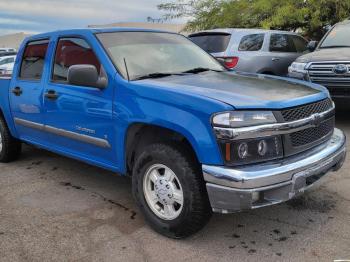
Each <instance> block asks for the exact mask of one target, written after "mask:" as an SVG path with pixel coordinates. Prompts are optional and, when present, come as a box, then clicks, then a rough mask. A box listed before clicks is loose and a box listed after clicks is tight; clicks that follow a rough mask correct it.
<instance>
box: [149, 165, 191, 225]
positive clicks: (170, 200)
mask: <svg viewBox="0 0 350 262" xmlns="http://www.w3.org/2000/svg"><path fill="white" fill-rule="evenodd" d="M143 193H144V196H145V200H146V202H147V204H148V206H149V207H150V209H151V210H152V211H153V213H154V214H155V215H157V216H158V217H160V218H162V219H165V220H173V219H175V218H177V217H178V216H179V215H180V213H181V211H182V207H183V202H184V196H183V191H182V186H181V183H180V180H179V179H178V177H177V176H176V175H175V173H174V172H173V171H172V170H171V169H170V168H169V167H167V166H165V165H162V164H155V165H153V166H151V167H150V168H149V169H148V170H147V171H146V173H145V175H144V178H143Z"/></svg>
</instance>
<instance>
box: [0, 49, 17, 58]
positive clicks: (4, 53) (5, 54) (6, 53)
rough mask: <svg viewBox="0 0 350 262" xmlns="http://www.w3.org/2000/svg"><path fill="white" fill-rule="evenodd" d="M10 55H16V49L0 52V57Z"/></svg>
mask: <svg viewBox="0 0 350 262" xmlns="http://www.w3.org/2000/svg"><path fill="white" fill-rule="evenodd" d="M12 55H17V51H14V52H2V53H0V58H1V57H4V56H12Z"/></svg>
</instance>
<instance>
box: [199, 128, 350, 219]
mask: <svg viewBox="0 0 350 262" xmlns="http://www.w3.org/2000/svg"><path fill="white" fill-rule="evenodd" d="M345 144H346V137H345V135H344V133H343V132H342V131H341V130H339V129H335V131H334V134H333V136H332V138H331V139H330V140H329V141H327V142H326V143H323V144H322V145H319V146H317V147H315V148H313V149H311V150H309V151H306V152H304V153H301V154H298V155H296V156H293V157H289V158H286V159H284V160H282V161H278V162H275V163H265V164H257V165H250V166H242V167H237V168H229V167H223V166H208V165H203V166H202V169H203V175H204V180H205V181H206V185H207V191H208V195H209V200H210V203H211V206H212V209H213V211H214V212H220V213H232V212H238V211H242V210H247V209H254V208H259V207H263V206H268V205H273V204H278V203H281V202H284V201H287V200H289V199H291V198H293V197H295V196H296V195H298V194H301V193H303V192H304V191H305V190H306V189H308V188H310V187H311V186H312V185H314V183H315V182H316V181H318V180H319V179H320V178H321V177H323V176H324V175H325V174H327V173H328V172H330V171H337V170H338V169H340V168H341V167H342V165H343V163H344V161H345V156H346V146H345Z"/></svg>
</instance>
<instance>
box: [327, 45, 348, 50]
mask: <svg viewBox="0 0 350 262" xmlns="http://www.w3.org/2000/svg"><path fill="white" fill-rule="evenodd" d="M342 47H350V46H349V45H328V46H321V47H320V48H321V49H323V48H342Z"/></svg>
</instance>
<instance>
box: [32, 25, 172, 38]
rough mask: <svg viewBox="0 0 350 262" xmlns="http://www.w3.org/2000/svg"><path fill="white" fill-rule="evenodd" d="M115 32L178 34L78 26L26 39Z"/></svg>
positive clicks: (162, 31) (127, 28)
mask: <svg viewBox="0 0 350 262" xmlns="http://www.w3.org/2000/svg"><path fill="white" fill-rule="evenodd" d="M113 32H156V33H169V34H177V33H174V32H169V31H164V30H155V29H144V28H131V27H130V28H129V27H111V28H77V29H68V30H56V31H51V32H47V33H42V34H37V35H32V36H29V37H27V38H26V41H31V40H36V39H41V38H47V37H51V36H53V35H76V34H79V35H84V34H98V33H113Z"/></svg>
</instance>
